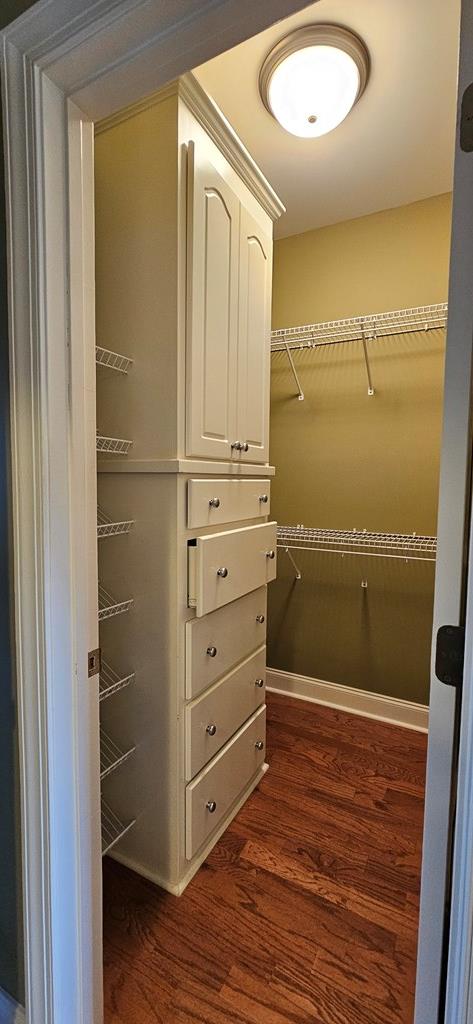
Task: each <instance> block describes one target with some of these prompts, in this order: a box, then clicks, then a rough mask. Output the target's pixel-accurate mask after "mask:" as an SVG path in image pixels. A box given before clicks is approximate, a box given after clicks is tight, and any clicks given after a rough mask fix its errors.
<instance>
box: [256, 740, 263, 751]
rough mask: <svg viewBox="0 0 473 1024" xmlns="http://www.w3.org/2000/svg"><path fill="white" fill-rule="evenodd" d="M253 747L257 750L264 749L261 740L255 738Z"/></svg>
mask: <svg viewBox="0 0 473 1024" xmlns="http://www.w3.org/2000/svg"><path fill="white" fill-rule="evenodd" d="M255 747H256V749H257V750H264V743H263V740H256V743H255Z"/></svg>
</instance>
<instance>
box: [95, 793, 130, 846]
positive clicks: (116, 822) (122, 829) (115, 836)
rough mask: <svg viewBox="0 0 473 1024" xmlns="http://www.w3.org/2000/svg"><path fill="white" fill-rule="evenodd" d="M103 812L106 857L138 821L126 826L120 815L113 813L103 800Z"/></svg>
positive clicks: (103, 843)
mask: <svg viewBox="0 0 473 1024" xmlns="http://www.w3.org/2000/svg"><path fill="white" fill-rule="evenodd" d="M101 812H102V856H105V854H106V853H108V852H109V850H111V849H112V846H115V843H118V840H119V839H123V836H125V835H126V834H127V832H129V831H130V829H131V828H133V825H134V824H135V821H136V819H133V821H129V822H128V824H126V825H125V824H124V823H123V822H122V821H120V818H119V817H118V815H116V814H115V812H114V811H112V808H111V807H109V805H108V804H107V802H106V801H105V800H104V799H103V798H102V801H101Z"/></svg>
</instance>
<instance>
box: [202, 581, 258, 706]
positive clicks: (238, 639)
mask: <svg viewBox="0 0 473 1024" xmlns="http://www.w3.org/2000/svg"><path fill="white" fill-rule="evenodd" d="M266 599H267V591H266V587H260V588H259V590H253V591H252V593H251V594H245V597H240V599H239V600H238V601H232V603H231V604H227V605H224V607H223V608H218V609H217V611H216V612H211V614H210V615H204V617H203V618H201V619H192V620H191V621H190V622H186V697H187V699H188V700H191V699H192V698H193V697H197V696H198V695H199V693H202V691H203V690H206V689H207V688H208V687H209V686H211V685H212V683H215V681H216V680H217V679H220V678H221V676H223V675H225V673H226V672H229V671H230V669H232V668H233V667H234V665H237V664H238V662H239V661H242V659H243V658H246V657H247V656H248V655H249V654H251V652H252V651H255V650H256V649H257V648H258V647H260V646H261V644H264V643H265V641H266Z"/></svg>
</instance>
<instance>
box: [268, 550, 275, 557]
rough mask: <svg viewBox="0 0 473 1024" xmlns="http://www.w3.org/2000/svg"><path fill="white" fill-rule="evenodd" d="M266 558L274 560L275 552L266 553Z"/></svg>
mask: <svg viewBox="0 0 473 1024" xmlns="http://www.w3.org/2000/svg"><path fill="white" fill-rule="evenodd" d="M266 558H276V552H275V551H267V552H266Z"/></svg>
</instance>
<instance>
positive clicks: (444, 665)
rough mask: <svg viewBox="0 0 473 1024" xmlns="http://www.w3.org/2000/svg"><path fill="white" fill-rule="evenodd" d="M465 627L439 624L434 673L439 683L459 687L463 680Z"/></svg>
mask: <svg viewBox="0 0 473 1024" xmlns="http://www.w3.org/2000/svg"><path fill="white" fill-rule="evenodd" d="M464 657H465V627H464V626H441V627H440V629H439V631H438V633H437V647H436V650H435V674H436V676H437V678H438V679H440V682H441V683H446V684H447V686H456V687H457V688H459V687H460V686H461V684H462V680H463V661H464Z"/></svg>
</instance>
